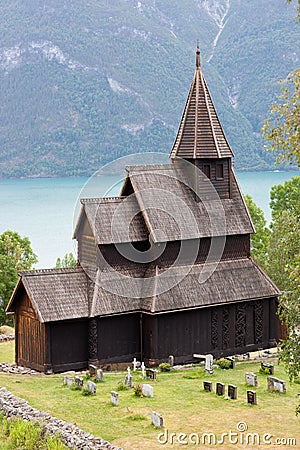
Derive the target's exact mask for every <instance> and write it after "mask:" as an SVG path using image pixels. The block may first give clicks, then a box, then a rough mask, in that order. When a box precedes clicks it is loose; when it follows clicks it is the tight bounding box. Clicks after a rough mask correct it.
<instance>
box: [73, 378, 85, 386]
mask: <svg viewBox="0 0 300 450" xmlns="http://www.w3.org/2000/svg"><path fill="white" fill-rule="evenodd" d="M74 380H75V384H76V386H77V387H78V388H79V389H82V388H83V378H81V377H75V378H74Z"/></svg>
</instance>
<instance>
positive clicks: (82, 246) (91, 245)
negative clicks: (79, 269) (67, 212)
mask: <svg viewBox="0 0 300 450" xmlns="http://www.w3.org/2000/svg"><path fill="white" fill-rule="evenodd" d="M77 242H78V259H79V261H80V263H81V265H82V266H83V267H84V268H86V267H89V268H91V269H93V268H95V267H96V264H97V261H96V243H95V238H94V236H93V233H92V230H91V227H90V224H89V223H88V220H87V218H86V215H85V214H84V215H83V218H82V221H81V224H80V227H79V229H78V232H77Z"/></svg>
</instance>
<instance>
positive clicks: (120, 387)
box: [116, 381, 129, 391]
mask: <svg viewBox="0 0 300 450" xmlns="http://www.w3.org/2000/svg"><path fill="white" fill-rule="evenodd" d="M128 389H129V388H128V386H126V385H125V384H124V383H123V381H119V382H118V383H117V387H116V391H127V390H128Z"/></svg>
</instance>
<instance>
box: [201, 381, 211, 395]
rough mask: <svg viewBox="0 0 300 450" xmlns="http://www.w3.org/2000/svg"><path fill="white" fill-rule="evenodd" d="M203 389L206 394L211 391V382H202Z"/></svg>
mask: <svg viewBox="0 0 300 450" xmlns="http://www.w3.org/2000/svg"><path fill="white" fill-rule="evenodd" d="M203 388H204V390H205V391H206V392H212V391H213V384H212V382H211V381H203Z"/></svg>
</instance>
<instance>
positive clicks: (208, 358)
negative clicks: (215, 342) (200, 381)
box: [205, 354, 214, 374]
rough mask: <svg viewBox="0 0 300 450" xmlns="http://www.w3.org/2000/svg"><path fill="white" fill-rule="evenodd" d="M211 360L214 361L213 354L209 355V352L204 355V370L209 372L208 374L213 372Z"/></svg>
mask: <svg viewBox="0 0 300 450" xmlns="http://www.w3.org/2000/svg"><path fill="white" fill-rule="evenodd" d="M213 362H214V357H213V355H210V354H209V355H205V372H206V373H210V374H213V373H214V369H213Z"/></svg>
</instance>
